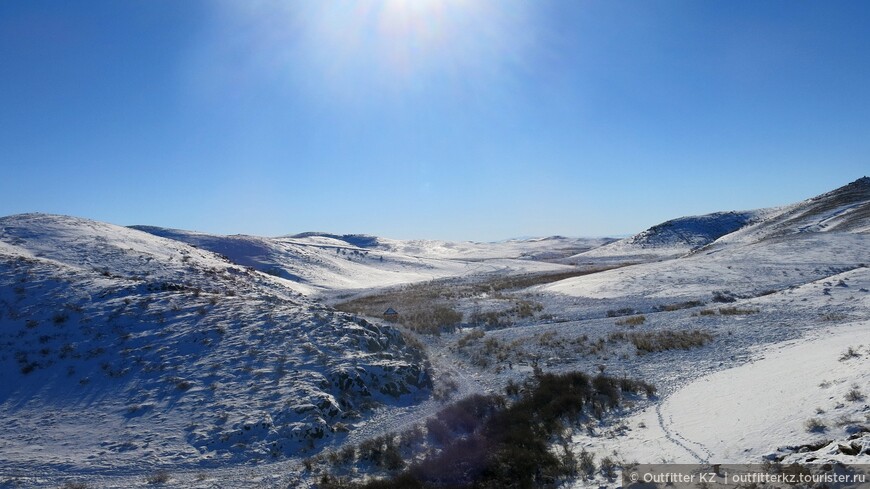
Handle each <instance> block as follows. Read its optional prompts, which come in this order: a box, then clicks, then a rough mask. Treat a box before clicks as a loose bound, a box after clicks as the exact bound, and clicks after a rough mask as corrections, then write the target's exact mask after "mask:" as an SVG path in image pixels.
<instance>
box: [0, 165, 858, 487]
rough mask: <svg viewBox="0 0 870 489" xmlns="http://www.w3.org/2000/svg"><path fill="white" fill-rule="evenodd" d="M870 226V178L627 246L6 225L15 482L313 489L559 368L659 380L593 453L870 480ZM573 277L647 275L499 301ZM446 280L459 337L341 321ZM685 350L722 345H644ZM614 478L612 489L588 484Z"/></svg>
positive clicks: (9, 468)
mask: <svg viewBox="0 0 870 489" xmlns="http://www.w3.org/2000/svg"><path fill="white" fill-rule="evenodd" d="M868 208H870V180H868V179H862V180H859V181H857V182H853V184H850V185H848V186H846V187H843V188H842V189H838V190H836V191H834V192H831V193H828V194H824V195H822V196H819V197H817V198H814V199H809V200H807V201H804V202H800V203H797V204H794V205H790V206H784V207H780V208H776V209H768V210H762V211H750V212H739V213H717V214H713V215H710V216H701V217H695V218H681V219H677V220H674V221H670V222H669V223H665V224H663V225H660V226H656V227H654V228H651V229H650V230H647V231H645V232H644V233H641V234H639V235H637V236H635V237H633V238H628V239H626V240H621V241H619V242H615V243H611V244H606V243H607V241H606V240H583V239H569V238H558V237H554V238H544V239H524V240H513V241H506V242H501V243H489V244H487V243H448V242H438V241H398V240H389V239H385V238H375V237H371V236H359V235H353V236H336V235H327V234H322V233H306V234H303V235H296V236H285V237H278V238H259V237H252V236H213V235H206V234H201V233H194V232H188V231H179V230H168V229H163V228H153V227H147V228H146V227H138V228H135V229H134V228H125V227H120V226H114V225H110V224H105V223H98V222H94V221H89V220H87V219H79V218H72V217H64V216H48V215H42V214H28V215H20V216H10V217H6V218H0V272H2V273H0V345H2V349H0V368H2V372H0V373H2V376H0V423H2V424H3V426H4V429H3V430H2V432H0V487H5V486H6V485H8V486H10V487H55V486H60V485H62V484H63V483H65V482H71V481H83V482H86V483H87V484H89V487H118V488H121V487H137V486H142V487H145V486H148V485H149V484H148V482H147V480H146V478H147V477H148V476H149V475H153V474H154V473H155V471H157V470H160V469H165V470H167V471H168V473H169V480H168V481H167V482H166V484H165V485H166V486H168V487H203V488H205V487H309V486H311V484H312V483H313V482H314V481H315V480H316V477H315V476H314V475H313V474H312V473H311V472H309V471H308V470H307V469H306V468H305V464H304V463H303V459H304V458H305V457H308V456H311V455H314V454H317V453H318V452H320V451H321V450H323V449H324V448H328V449H333V450H338V449H340V448H341V447H342V446H344V445H346V444H349V443H359V442H362V441H365V440H367V439H370V438H373V437H376V436H379V435H382V434H384V433H388V432H397V431H401V430H402V429H405V428H409V427H412V426H414V425H416V424H419V423H420V422H422V421H424V420H425V419H426V417H427V416H430V415H432V414H434V413H435V412H437V411H438V409H439V408H440V407H441V406H442V402H441V401H439V400H436V399H435V398H434V396H433V394H432V393H433V390H434V389H436V388H439V387H443V384H445V382H448V381H449V383H452V385H453V390H454V391H455V392H453V393H452V396H453V397H454V398H456V397H459V396H462V395H465V394H470V393H480V392H500V391H501V390H502V389H503V387H504V386H505V384H506V383H507V382H508V381H509V380H521V379H523V378H525V377H527V376H528V375H530V374H531V372H532V371H533V369H534V368H535V367H538V368H542V369H544V370H549V371H555V372H558V371H572V370H580V371H585V372H594V371H596V370H601V371H605V372H606V373H608V374H612V375H625V376H628V377H635V378H640V379H642V380H645V381H647V382H650V383H652V384H655V385H656V386H657V387H658V391H659V398H658V399H656V400H653V401H651V402H646V403H642V404H638V405H635V406H629V407H628V408H627V410H626V411H624V412H623V413H622V414H623V417H611V418H608V419H607V420H606V422H603V423H601V424H599V425H594V426H587V427H586V428H585V429H584V430H582V432H580V431H578V432H577V433H575V435H574V437H573V449H574V450H575V451H576V452H578V453H579V452H582V451H587V452H592V453H594V454H595V455H596V457H597V459H598V460H600V459H602V458H603V457H611V458H614V459H616V460H617V461H624V462H635V461H636V462H641V463H655V462H662V461H668V462H686V463H695V462H705V463H729V462H733V463H739V462H760V461H762V460H764V459H782V460H784V461H791V460H800V461H811V460H839V461H843V462H863V463H868V462H870V453H868V451H867V450H868V449H870V439H868V436H870V435H868V434H867V433H866V428H862V427H866V426H868V425H870V419H868V413H870V407H868V401H867V398H868V397H870V268H868V263H870V239H868V238H870V235H868V234H867V231H868V229H870V226H868V220H870V218H868ZM601 245H604V246H601ZM598 246H600V247H599V248H595V247H598ZM588 248H593V249H592V250H591V251H583V250H586V249H588ZM572 264H578V265H580V266H581V267H585V268H584V269H586V270H588V269H594V268H596V267H599V266H613V265H621V267H619V268H615V269H611V270H607V271H600V272H597V273H591V274H587V275H581V276H574V277H571V278H567V279H565V280H560V281H556V282H550V283H541V282H537V283H538V284H537V285H534V286H531V287H528V288H525V289H510V288H507V289H498V288H495V287H492V288H491V289H489V290H487V289H486V287H483V288H481V284H487V283H493V284H494V283H495V282H494V280H497V279H499V278H505V277H510V276H514V275H521V274H528V273H535V274H541V273H554V272H560V273H561V272H566V271H572V270H578V269H577V268H575V267H574V265H572ZM524 277H528V275H524ZM442 278H451V281H450V282H444V284H446V285H443V284H440V283H439V284H440V285H439V286H441V285H443V286H444V287H446V288H447V289H448V292H449V290H450V289H451V287H453V286H455V287H454V289H455V290H457V291H458V290H460V289H462V291H463V294H464V295H459V294H457V295H456V296H455V297H452V299H451V300H453V301H454V303H453V306H454V308H455V309H456V310H457V311H459V312H463V313H465V315H466V316H465V317H466V324H464V327H462V328H460V329H459V330H458V331H456V332H445V333H444V334H441V335H440V336H417V335H413V334H410V333H408V332H402V331H401V330H400V328H397V327H394V326H391V325H387V324H383V322H382V321H381V320H380V319H379V318H363V317H359V316H353V315H350V314H345V313H340V312H337V311H335V310H334V309H332V308H331V307H329V306H326V305H324V303H327V302H334V301H336V300H341V298H348V297H358V296H359V295H360V294H378V293H379V292H380V291H382V289H384V288H389V287H395V286H399V285H404V284H409V283H414V282H426V281H429V280H433V279H442ZM553 280H555V279H553ZM542 282H546V279H544V280H542ZM470 284H473V285H474V286H471V285H470ZM463 286H464V288H462V287H463ZM524 287H525V286H524ZM469 291H472V292H469ZM474 291H476V292H474ZM468 294H471V295H468ZM439 297H441V299H439V300H442V299H443V298H444V297H451V296H450V294H447V295H442V296H439ZM521 305H526V306H528V307H529V308H530V309H529V314H526V315H522V318H521V319H518V320H516V321H512V322H506V323H504V324H500V325H499V326H498V327H492V328H490V329H489V330H487V331H486V332H485V333H484V334H482V335H480V333H478V335H480V337H479V338H477V339H468V335H469V333H470V332H471V331H473V330H474V328H475V325H473V324H470V323H469V319H468V318H469V317H471V316H472V315H473V313H475V312H478V313H479V312H497V308H498V307H508V306H510V307H520V306H521ZM512 317H520V315H518V314H516V313H514V316H512ZM628 319H632V320H631V321H628ZM661 333H667V334H681V333H682V334H690V333H691V334H698V335H700V336H701V337H703V338H708V339H707V340H705V341H702V342H701V343H699V344H696V345H693V346H691V347H687V348H686V349H682V348H664V349H662V350H660V351H646V352H644V351H640V350H639V347H637V346H636V344H634V343H632V342H631V341H629V340H630V338H632V337H637V336H644V335H646V337H654V336H655V335H656V334H661ZM420 348H422V350H420ZM444 379H448V381H445V380H444ZM448 395H450V394H448ZM862 430H865V431H864V432H862ZM850 438H851V439H850ZM802 446H803V447H804V448H801V447H802ZM855 447H857V448H855ZM853 451H854V452H856V454H854V455H851V454H850V452H853ZM358 468H359V469H360V470H364V469H365V467H358ZM590 484H592V485H596V486H597V485H611V484H612V483H611V482H609V481H606V480H603V479H602V478H600V477H599V478H597V479H595V480H594V481H587V480H577V481H575V482H572V483H570V484H568V485H569V486H571V485H576V486H578V487H585V486H589V485H590Z"/></svg>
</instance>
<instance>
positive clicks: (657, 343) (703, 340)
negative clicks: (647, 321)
mask: <svg viewBox="0 0 870 489" xmlns="http://www.w3.org/2000/svg"><path fill="white" fill-rule="evenodd" d="M627 338H628V340H629V341H630V342H631V343H632V344H633V345H634V346H635V348H637V351H638V353H641V354H644V353H655V352H660V351H666V350H688V349H691V348H696V347H700V346H704V345H706V344H707V343H709V342H710V341H712V340H713V335H712V334H710V333H708V332H706V331H702V330H699V329H693V330H689V331H680V330H663V331H648V332H644V333H629V334H628V335H627Z"/></svg>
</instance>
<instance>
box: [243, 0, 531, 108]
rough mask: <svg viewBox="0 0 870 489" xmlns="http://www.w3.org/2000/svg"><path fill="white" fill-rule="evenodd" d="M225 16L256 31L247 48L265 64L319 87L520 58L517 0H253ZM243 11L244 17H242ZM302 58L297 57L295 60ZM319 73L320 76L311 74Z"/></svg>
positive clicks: (473, 71) (447, 77)
mask: <svg viewBox="0 0 870 489" xmlns="http://www.w3.org/2000/svg"><path fill="white" fill-rule="evenodd" d="M231 5H233V6H232V8H233V9H239V8H241V9H242V10H243V12H242V13H243V14H244V15H241V16H240V15H238V10H236V11H235V12H233V13H232V14H231V16H230V21H231V22H233V23H234V24H235V25H236V26H239V25H241V26H243V27H242V29H243V32H242V34H241V35H240V36H239V37H241V38H244V39H254V40H255V41H254V42H253V45H252V46H248V47H247V48H246V49H248V50H251V51H254V53H253V56H255V57H257V56H259V57H265V58H266V59H267V60H268V63H267V64H268V66H267V68H268V69H270V70H273V71H283V72H285V73H287V74H290V75H292V76H298V75H299V72H300V71H301V70H302V69H303V68H308V70H307V71H306V72H305V75H306V76H307V77H309V79H310V80H309V83H317V84H318V89H319V90H322V89H323V88H324V87H331V88H333V89H337V90H342V89H348V87H358V86H360V85H367V84H368V85H369V86H372V85H373V86H375V87H377V88H379V89H387V90H398V91H401V90H405V89H407V88H409V87H419V86H424V85H426V84H427V83H433V82H434V80H437V83H443V82H448V83H450V82H451V81H455V80H457V79H461V81H462V83H466V82H468V80H469V79H473V78H474V77H477V76H480V75H481V74H487V73H490V74H491V73H493V72H494V71H495V70H500V69H501V64H502V63H503V62H504V60H505V59H517V58H518V57H519V56H517V54H516V53H515V52H514V51H516V50H518V49H519V46H518V45H517V42H516V39H517V33H518V32H522V29H520V28H519V27H518V26H517V25H516V24H517V20H518V19H520V18H521V17H522V15H521V12H520V10H521V9H522V8H523V7H522V5H523V4H521V3H519V2H514V1H510V0H506V1H503V2H495V1H482V0H478V1H475V0H380V1H375V0H358V1H353V2H351V1H332V2H326V1H321V0H317V1H315V2H306V1H300V2H292V3H289V4H278V3H272V2H266V3H255V4H254V6H251V5H247V6H244V7H238V6H237V4H235V3H233V4H231ZM240 17H241V18H240ZM300 61H302V63H300ZM313 79H316V80H317V81H316V82H315V81H313Z"/></svg>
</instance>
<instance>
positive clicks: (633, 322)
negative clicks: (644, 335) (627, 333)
mask: <svg viewBox="0 0 870 489" xmlns="http://www.w3.org/2000/svg"><path fill="white" fill-rule="evenodd" d="M645 322H646V316H643V315H641V316H632V317H629V318H625V319H620V320H619V321H616V325H617V326H640V325H641V324H643V323H645Z"/></svg>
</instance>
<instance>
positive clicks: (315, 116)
mask: <svg viewBox="0 0 870 489" xmlns="http://www.w3.org/2000/svg"><path fill="white" fill-rule="evenodd" d="M868 25H870V3H868V2H863V1H855V2H843V1H832V2H816V1H813V2H810V1H766V2H759V1H727V2H726V1H704V2H699V1H660V2H658V1H657V2H653V1H634V2H622V1H614V0H608V1H573V0H571V1H569V0H562V1H551V0H536V1H534V2H529V1H520V0H498V1H496V0H490V1H475V0H382V1H377V2H376V1H371V0H358V1H350V0H344V1H338V0H336V1H327V0H296V1H284V2H278V1H275V2H267V1H242V0H238V1H235V2H230V1H220V0H214V1H208V2H199V1H195V0H187V1H183V2H179V1H175V0H171V1H170V0H139V1H136V0H129V1H123V2H117V1H100V0H94V1H88V2H68V1H41V0H7V1H4V2H0V169H2V174H0V215H8V214H15V213H21V212H34V211H40V212H51V213H61V214H71V215H78V216H83V217H89V218H93V219H98V220H104V221H109V222H113V223H117V224H153V225H161V226H167V227H178V228H184V229H193V230H200V231H207V232H215V233H225V234H232V233H247V234H259V235H280V234H287V233H295V232H301V231H309V230H321V231H330V232H338V233H370V234H377V235H382V236H389V237H396V238H441V239H456V240H465V239H468V240H496V239H503V238H509V237H514V236H532V235H535V236H541V235H552V234H562V235H572V236H601V235H624V234H629V233H633V232H637V231H640V230H642V229H644V228H646V227H649V226H651V225H654V224H657V223H659V222H661V221H664V220H667V219H670V218H674V217H679V216H682V215H689V214H701V213H707V212H713V211H718V210H730V209H750V208H757V207H765V206H772V205H780V204H786V203H791V202H794V201H797V200H801V199H804V198H808V197H811V196H813V195H816V194H818V193H821V192H824V191H827V190H830V189H833V188H835V187H838V186H841V185H844V184H846V183H848V182H850V181H852V180H854V179H856V178H859V177H861V176H863V175H865V174H868V173H870V172H868V171H867V170H868V168H870V164H868V163H870V91H868V87H870V56H868V54H867V53H870V28H868V27H867V26H868Z"/></svg>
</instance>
